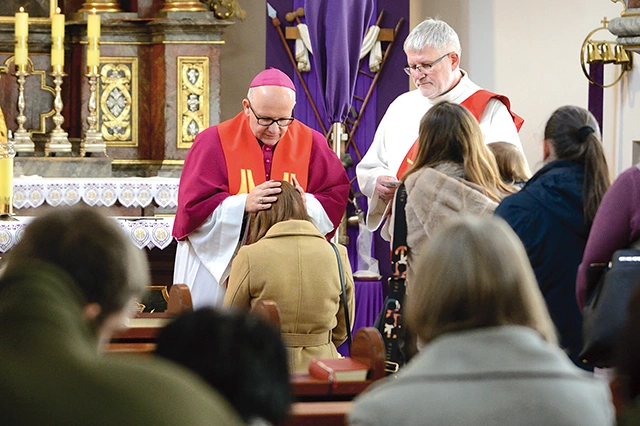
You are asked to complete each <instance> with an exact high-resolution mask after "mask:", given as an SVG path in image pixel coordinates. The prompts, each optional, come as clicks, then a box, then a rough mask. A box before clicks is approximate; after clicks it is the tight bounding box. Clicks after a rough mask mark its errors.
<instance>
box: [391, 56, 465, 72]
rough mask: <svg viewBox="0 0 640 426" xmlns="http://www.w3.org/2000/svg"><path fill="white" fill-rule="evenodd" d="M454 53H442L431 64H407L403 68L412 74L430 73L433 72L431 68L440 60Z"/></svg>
mask: <svg viewBox="0 0 640 426" xmlns="http://www.w3.org/2000/svg"><path fill="white" fill-rule="evenodd" d="M452 53H453V52H449V53H447V54H446V55H442V56H440V57H439V58H438V59H436V60H435V61H433V62H431V63H430V64H419V65H407V66H406V67H404V68H403V69H404V72H406V73H407V75H411V74H412V73H414V72H416V73H418V74H428V73H430V72H431V68H433V67H434V66H435V65H436V64H437V63H438V62H440V61H441V60H443V59H444V58H446V57H447V56H449V55H451V54H452Z"/></svg>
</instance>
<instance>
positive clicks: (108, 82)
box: [97, 57, 138, 148]
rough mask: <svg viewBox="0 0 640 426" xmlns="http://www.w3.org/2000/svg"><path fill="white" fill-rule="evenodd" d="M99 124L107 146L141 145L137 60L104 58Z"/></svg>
mask: <svg viewBox="0 0 640 426" xmlns="http://www.w3.org/2000/svg"><path fill="white" fill-rule="evenodd" d="M97 96H98V98H99V99H100V107H99V108H98V111H99V112H98V116H99V118H98V123H100V133H101V134H102V138H103V139H104V141H105V142H106V144H107V146H113V147H133V148H135V147H137V146H138V58H133V57H126V58H125V57H101V58H100V87H99V89H98V94H97Z"/></svg>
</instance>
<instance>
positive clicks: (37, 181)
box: [13, 176, 180, 209]
mask: <svg viewBox="0 0 640 426" xmlns="http://www.w3.org/2000/svg"><path fill="white" fill-rule="evenodd" d="M179 181H180V179H179V178H159V177H149V178H103V179H101V178H42V177H39V176H38V177H20V178H15V179H14V180H13V207H14V208H16V209H26V208H30V207H39V206H41V205H43V204H44V203H46V204H48V205H50V206H54V207H55V206H60V205H73V204H77V203H79V202H80V201H82V202H84V203H85V204H87V205H89V206H106V207H111V206H113V205H114V204H115V203H116V201H118V202H119V203H120V204H121V205H123V206H124V207H147V206H149V205H150V204H151V203H152V202H154V203H155V204H156V205H157V206H159V207H162V208H173V207H176V205H177V204H178V183H179Z"/></svg>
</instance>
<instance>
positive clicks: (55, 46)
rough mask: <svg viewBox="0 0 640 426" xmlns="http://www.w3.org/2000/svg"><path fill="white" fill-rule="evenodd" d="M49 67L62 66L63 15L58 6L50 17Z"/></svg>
mask: <svg viewBox="0 0 640 426" xmlns="http://www.w3.org/2000/svg"><path fill="white" fill-rule="evenodd" d="M51 41H52V43H51V67H52V68H53V67H63V66H64V15H63V14H61V13H60V8H57V9H56V13H55V14H54V15H53V16H52V17H51Z"/></svg>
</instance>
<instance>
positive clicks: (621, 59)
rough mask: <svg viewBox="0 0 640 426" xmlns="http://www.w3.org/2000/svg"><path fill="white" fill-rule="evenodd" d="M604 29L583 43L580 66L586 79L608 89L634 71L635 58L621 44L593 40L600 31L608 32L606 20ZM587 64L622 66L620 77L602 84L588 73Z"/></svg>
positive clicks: (592, 33)
mask: <svg viewBox="0 0 640 426" xmlns="http://www.w3.org/2000/svg"><path fill="white" fill-rule="evenodd" d="M601 22H602V27H599V28H596V29H595V30H593V31H591V32H590V33H589V34H588V35H587V37H586V38H585V39H584V42H583V43H582V48H581V49H580V65H581V66H582V72H583V73H584V75H585V77H587V79H588V80H589V82H591V83H592V84H595V85H596V86H598V87H602V88H603V89H604V88H607V87H611V86H614V85H616V84H617V83H618V82H619V81H620V80H622V77H624V75H625V73H626V72H627V71H629V70H631V69H633V56H632V55H630V54H629V52H628V51H627V50H626V49H625V48H624V46H622V45H620V44H616V43H614V42H610V41H604V40H592V39H591V37H592V36H593V35H594V34H595V33H596V32H598V31H601V30H607V31H608V29H607V24H608V23H609V21H608V20H607V18H604V19H603V20H602V21H601ZM587 64H615V65H620V75H618V77H617V78H616V79H615V80H614V81H613V82H611V83H609V84H601V83H598V82H597V81H595V80H594V79H593V78H592V77H591V75H589V72H588V71H587Z"/></svg>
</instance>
